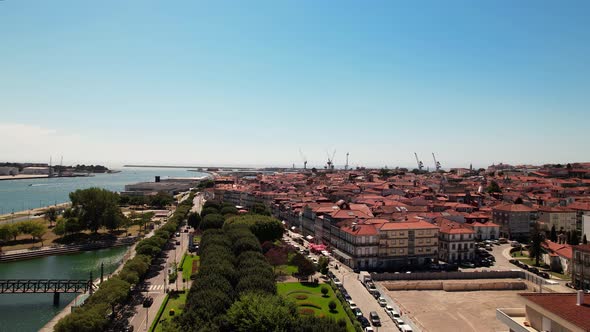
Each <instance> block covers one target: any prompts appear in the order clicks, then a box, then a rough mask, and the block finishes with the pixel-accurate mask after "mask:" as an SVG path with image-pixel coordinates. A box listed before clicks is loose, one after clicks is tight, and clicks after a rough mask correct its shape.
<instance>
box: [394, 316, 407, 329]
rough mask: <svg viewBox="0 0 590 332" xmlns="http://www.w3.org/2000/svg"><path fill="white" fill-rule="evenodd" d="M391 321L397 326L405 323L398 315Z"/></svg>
mask: <svg viewBox="0 0 590 332" xmlns="http://www.w3.org/2000/svg"><path fill="white" fill-rule="evenodd" d="M393 322H394V323H395V326H397V327H399V326H401V325H404V324H405V322H404V321H403V320H402V319H401V318H399V317H394V318H393Z"/></svg>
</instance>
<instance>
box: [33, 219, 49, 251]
mask: <svg viewBox="0 0 590 332" xmlns="http://www.w3.org/2000/svg"><path fill="white" fill-rule="evenodd" d="M45 232H47V226H45V225H44V224H42V223H40V222H35V223H33V225H32V228H31V230H30V234H31V236H32V237H33V239H38V240H39V241H41V245H43V239H42V236H43V234H45Z"/></svg>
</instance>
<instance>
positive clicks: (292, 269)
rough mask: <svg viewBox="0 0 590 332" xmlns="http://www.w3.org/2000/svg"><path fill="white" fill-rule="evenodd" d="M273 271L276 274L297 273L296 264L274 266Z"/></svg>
mask: <svg viewBox="0 0 590 332" xmlns="http://www.w3.org/2000/svg"><path fill="white" fill-rule="evenodd" d="M275 272H276V273H277V274H284V275H288V276H290V275H292V274H293V273H297V266H295V265H279V266H277V267H276V268H275Z"/></svg>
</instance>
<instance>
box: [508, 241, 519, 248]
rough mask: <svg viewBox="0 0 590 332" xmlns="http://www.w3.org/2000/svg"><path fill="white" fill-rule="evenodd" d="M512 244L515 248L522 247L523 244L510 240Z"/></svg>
mask: <svg viewBox="0 0 590 332" xmlns="http://www.w3.org/2000/svg"><path fill="white" fill-rule="evenodd" d="M510 246H511V247H513V248H520V247H521V246H522V245H521V244H520V243H519V242H518V241H512V242H510Z"/></svg>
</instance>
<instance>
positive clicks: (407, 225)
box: [379, 221, 438, 231]
mask: <svg viewBox="0 0 590 332" xmlns="http://www.w3.org/2000/svg"><path fill="white" fill-rule="evenodd" d="M436 228H438V227H437V226H436V225H433V224H431V223H429V222H426V221H409V222H388V223H383V224H382V225H381V227H380V228H379V229H380V230H382V231H392V230H402V229H436Z"/></svg>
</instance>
